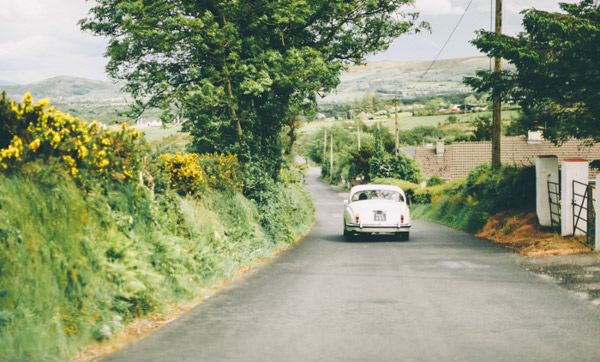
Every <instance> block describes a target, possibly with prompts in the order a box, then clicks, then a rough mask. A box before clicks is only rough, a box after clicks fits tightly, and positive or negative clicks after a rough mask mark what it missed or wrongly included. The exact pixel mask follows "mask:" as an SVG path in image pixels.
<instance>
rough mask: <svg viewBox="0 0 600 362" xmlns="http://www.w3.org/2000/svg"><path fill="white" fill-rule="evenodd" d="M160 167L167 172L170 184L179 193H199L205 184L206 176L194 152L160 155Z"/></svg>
mask: <svg viewBox="0 0 600 362" xmlns="http://www.w3.org/2000/svg"><path fill="white" fill-rule="evenodd" d="M160 160H161V161H162V167H163V169H164V170H166V171H167V172H168V174H169V179H170V180H171V185H172V187H173V188H175V190H177V192H179V193H181V194H184V195H185V194H197V193H201V192H202V191H203V190H204V189H205V188H206V186H207V182H206V177H205V176H204V172H203V171H202V168H201V167H200V163H199V157H198V155H197V154H195V153H181V152H177V153H175V154H170V153H166V154H163V155H160Z"/></svg>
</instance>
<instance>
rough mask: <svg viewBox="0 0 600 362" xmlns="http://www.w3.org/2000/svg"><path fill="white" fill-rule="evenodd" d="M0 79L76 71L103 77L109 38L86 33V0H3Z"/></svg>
mask: <svg viewBox="0 0 600 362" xmlns="http://www.w3.org/2000/svg"><path fill="white" fill-rule="evenodd" d="M1 2H2V5H1V6H0V79H2V80H7V81H13V82H19V83H27V82H35V81H39V80H42V79H46V78H50V77H54V76H57V75H62V74H66V75H73V76H80V77H87V78H93V79H105V78H106V76H105V75H104V74H103V73H104V65H105V64H106V59H104V57H103V53H104V51H105V49H106V40H105V39H102V38H99V37H94V36H92V35H91V34H87V33H83V32H82V31H81V30H80V29H79V26H78V25H77V22H78V21H79V19H81V18H83V17H85V16H87V12H88V10H89V8H90V6H91V5H90V3H89V2H86V1H84V0H1Z"/></svg>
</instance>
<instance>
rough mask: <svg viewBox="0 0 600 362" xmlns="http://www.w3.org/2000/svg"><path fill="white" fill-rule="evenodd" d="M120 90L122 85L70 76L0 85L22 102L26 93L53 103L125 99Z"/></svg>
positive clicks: (9, 94) (0, 88)
mask: <svg viewBox="0 0 600 362" xmlns="http://www.w3.org/2000/svg"><path fill="white" fill-rule="evenodd" d="M120 88H121V86H120V85H117V84H114V83H110V82H102V81H98V80H91V79H85V78H76V77H69V76H58V77H54V78H49V79H45V80H43V81H40V82H36V83H30V84H20V85H2V84H0V90H6V93H7V96H8V97H9V98H12V99H16V100H20V99H21V98H23V95H24V94H25V93H26V92H30V93H31V95H32V97H33V99H41V98H50V100H51V101H53V102H54V101H60V100H84V99H88V100H99V99H124V98H125V95H124V94H123V93H121V91H120Z"/></svg>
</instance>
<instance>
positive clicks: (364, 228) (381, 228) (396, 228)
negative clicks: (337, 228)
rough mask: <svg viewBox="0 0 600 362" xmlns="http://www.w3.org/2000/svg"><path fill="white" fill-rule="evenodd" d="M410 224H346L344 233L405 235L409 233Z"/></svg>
mask: <svg viewBox="0 0 600 362" xmlns="http://www.w3.org/2000/svg"><path fill="white" fill-rule="evenodd" d="M410 228H411V224H397V225H364V224H355V223H346V231H349V232H355V233H407V232H410Z"/></svg>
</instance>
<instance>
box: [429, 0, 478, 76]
mask: <svg viewBox="0 0 600 362" xmlns="http://www.w3.org/2000/svg"><path fill="white" fill-rule="evenodd" d="M471 3H473V0H471V1H469V4H468V5H467V7H466V8H465V11H464V12H463V14H462V15H461V16H460V19H458V22H457V23H456V25H455V26H454V29H452V32H451V33H450V36H448V39H447V40H446V42H445V43H444V45H443V46H442V49H440V51H439V52H438V53H437V55H436V56H435V59H433V62H431V64H429V67H428V68H427V70H426V71H425V73H423V75H422V76H421V78H419V81H418V82H420V81H422V80H423V78H424V77H425V75H427V72H429V70H430V69H431V67H433V65H434V64H435V62H436V61H437V60H438V58H439V56H440V55H441V54H442V52H443V51H444V49H445V48H446V45H448V42H449V41H450V39H451V38H452V35H454V32H455V31H456V29H457V28H458V26H459V25H460V22H461V21H462V19H463V18H464V17H465V14H466V13H467V10H469V7H470V6H471Z"/></svg>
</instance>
